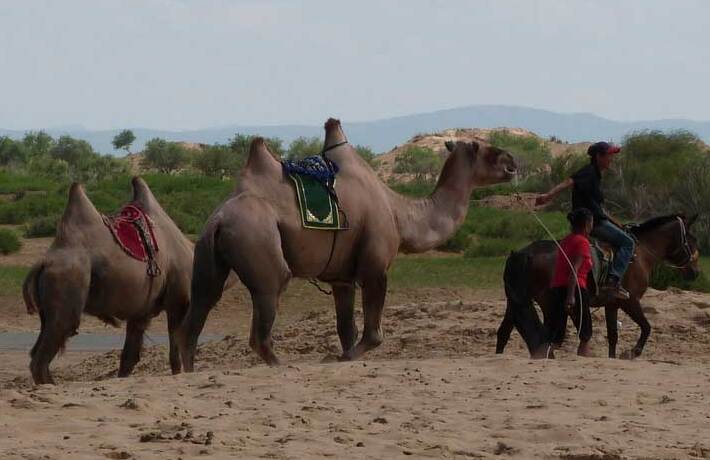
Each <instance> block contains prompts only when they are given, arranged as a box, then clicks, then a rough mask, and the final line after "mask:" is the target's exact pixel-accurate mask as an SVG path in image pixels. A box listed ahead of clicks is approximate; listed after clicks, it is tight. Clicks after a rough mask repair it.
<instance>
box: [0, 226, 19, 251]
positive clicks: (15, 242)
mask: <svg viewBox="0 0 710 460" xmlns="http://www.w3.org/2000/svg"><path fill="white" fill-rule="evenodd" d="M21 247H22V242H20V238H19V237H18V236H17V233H15V232H14V231H12V230H10V229H8V228H0V254H3V255H8V254H12V253H13V252H17V251H19V250H20V248H21Z"/></svg>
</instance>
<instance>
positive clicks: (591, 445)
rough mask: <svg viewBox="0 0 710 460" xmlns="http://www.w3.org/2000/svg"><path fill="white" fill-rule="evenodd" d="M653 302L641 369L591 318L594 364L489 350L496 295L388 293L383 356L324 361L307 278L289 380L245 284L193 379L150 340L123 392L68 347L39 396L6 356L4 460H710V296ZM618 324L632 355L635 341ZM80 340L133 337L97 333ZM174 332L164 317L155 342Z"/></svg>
mask: <svg viewBox="0 0 710 460" xmlns="http://www.w3.org/2000/svg"><path fill="white" fill-rule="evenodd" d="M35 249H37V250H38V248H27V250H28V251H29V250H32V251H35ZM28 258H29V257H28ZM17 262H18V260H15V263H17ZM643 304H644V310H645V312H646V314H647V315H648V318H649V321H650V322H651V325H652V328H653V330H652V334H651V338H650V340H649V342H648V344H647V346H646V349H645V351H644V354H643V355H642V357H641V358H639V359H637V360H634V361H621V360H609V359H606V358H605V357H604V356H605V355H606V342H605V341H606V339H605V328H604V318H603V314H602V313H603V312H602V311H596V312H595V313H594V315H593V317H594V339H593V344H594V349H595V352H596V354H597V356H598V357H596V358H589V359H582V358H578V357H576V356H575V355H574V349H575V346H576V344H575V340H574V337H573V332H572V330H571V329H570V340H568V342H567V343H566V344H565V347H564V348H563V349H562V350H560V351H558V352H557V353H556V354H557V358H558V359H556V360H547V361H530V360H528V359H527V353H526V351H525V349H524V347H523V344H522V341H521V340H520V337H519V336H518V335H517V333H514V335H513V338H512V340H511V343H510V344H509V346H508V349H507V350H506V353H505V354H504V355H502V356H500V355H495V354H494V352H493V351H494V347H495V333H496V329H497V326H498V324H499V322H500V320H501V317H502V314H503V312H504V298H503V295H502V293H501V292H498V291H490V292H489V291H474V290H462V289H444V288H442V289H409V290H392V292H390V295H389V296H388V305H387V307H386V309H385V316H384V323H383V327H384V331H385V342H384V343H383V345H382V346H381V347H380V348H378V349H377V350H374V351H372V352H370V353H369V354H367V355H366V357H365V359H363V360H361V361H357V362H354V363H337V362H323V360H324V359H326V361H327V360H328V359H329V358H330V357H332V355H334V354H337V353H338V352H339V345H338V339H337V335H336V333H335V315H334V312H333V307H332V305H331V304H330V299H329V298H327V297H325V296H323V295H321V294H319V293H318V292H317V291H316V290H315V289H314V288H313V287H311V286H309V285H308V284H307V283H304V282H300V281H296V282H294V283H292V286H291V287H290V288H289V291H288V294H287V295H286V296H285V297H284V302H283V304H282V307H281V309H280V311H279V315H278V318H277V323H276V327H275V334H274V338H275V343H276V352H277V353H278V354H279V356H280V357H281V358H282V360H283V362H284V365H282V366H280V367H276V368H269V367H266V366H264V365H262V364H261V363H260V362H259V360H258V359H257V358H256V356H255V355H254V354H253V353H252V352H251V351H250V350H249V348H248V345H247V340H246V337H247V331H248V329H247V325H248V322H249V321H248V320H249V306H248V303H247V294H246V292H245V291H244V289H243V288H240V287H237V288H236V289H233V290H231V291H228V292H227V293H225V297H224V299H223V301H222V302H221V303H220V304H219V306H218V307H217V308H216V309H215V310H214V312H213V313H212V314H211V315H210V317H209V319H208V323H207V326H206V330H205V333H206V334H211V335H213V336H224V337H223V338H221V339H218V340H215V341H213V342H209V343H206V344H203V345H202V346H201V347H200V348H199V351H198V356H197V363H196V369H197V372H196V373H194V374H190V375H179V376H175V377H173V376H171V375H169V370H168V362H167V350H166V348H165V347H164V346H150V344H151V343H152V342H151V340H150V339H148V340H147V341H146V344H147V345H149V346H147V347H146V348H145V350H144V352H143V357H142V360H141V362H140V363H139V365H138V366H137V368H136V372H135V374H134V376H132V377H130V378H126V379H117V378H115V377H114V376H115V373H116V369H117V366H118V358H119V353H120V352H119V351H117V350H116V351H109V352H87V351H77V350H76V349H75V348H73V347H72V344H71V343H70V344H69V347H68V351H67V352H66V353H65V354H64V355H63V356H61V357H58V358H57V359H56V360H55V362H54V363H53V366H52V369H53V372H54V374H55V377H56V379H57V381H58V385H56V386H48V385H44V386H32V385H31V384H30V382H29V373H28V370H27V365H28V357H27V352H26V351H18V350H0V362H2V366H0V459H66V458H72V459H96V458H109V459H131V458H135V459H153V458H155V459H164V458H170V459H174V458H182V459H188V458H293V459H315V458H324V457H335V458H463V459H470V458H519V459H527V458H561V459H599V460H614V459H626V458H646V459H666V458H693V459H698V458H710V333H709V332H710V295H703V294H698V293H691V292H682V291H677V290H671V291H665V292H659V291H651V292H649V294H648V295H647V297H646V298H645V299H644V302H643ZM620 320H621V321H622V322H623V324H622V327H621V337H620V344H619V351H620V352H621V351H623V350H625V349H628V348H630V347H631V346H633V344H634V343H635V341H636V339H637V337H638V333H639V331H638V328H637V327H636V326H635V325H633V323H631V321H630V320H629V319H628V318H626V317H625V316H624V315H623V314H620ZM38 322H39V321H38V318H37V317H29V316H27V315H26V314H25V313H24V306H23V305H22V301H21V299H20V298H19V297H18V295H17V294H7V293H6V294H5V295H3V296H2V297H0V333H2V331H13V332H17V331H33V332H36V330H37V328H38ZM358 322H359V323H360V324H361V323H362V318H360V317H358ZM81 330H82V331H84V332H87V331H88V332H89V333H93V334H97V333H100V334H119V335H120V334H122V331H121V330H116V329H111V328H107V327H106V326H104V325H103V324H102V323H100V322H98V321H95V320H92V319H89V318H85V319H84V321H83V323H82V326H81ZM165 331H166V328H165V321H164V319H163V318H162V317H160V318H156V320H155V321H154V322H153V325H152V327H151V329H150V331H149V337H150V336H155V335H159V334H163V335H164V334H165V333H166V332H165Z"/></svg>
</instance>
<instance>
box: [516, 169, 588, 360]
mask: <svg viewBox="0 0 710 460" xmlns="http://www.w3.org/2000/svg"><path fill="white" fill-rule="evenodd" d="M516 182H517V181H516ZM513 193H514V195H515V197H516V199H517V200H518V201H520V202H522V203H523V204H524V205H525V207H526V208H527V210H528V211H529V212H530V214H532V216H533V217H534V218H535V220H536V221H537V223H538V224H540V226H541V227H542V228H543V229H544V230H545V232H546V233H547V234H548V236H549V237H550V239H551V240H552V241H553V242H554V243H555V245H556V246H557V248H558V250H559V251H560V253H561V254H562V255H563V256H564V258H565V260H566V261H567V264H568V265H569V268H570V270H572V273H574V283H575V286H576V288H577V301H578V302H579V329H577V338H580V337H581V335H582V322H583V321H584V317H583V315H582V288H581V287H580V286H579V279H578V277H577V270H575V269H574V264H572V261H571V260H570V259H569V257H568V256H567V253H565V251H564V250H562V246H560V243H559V242H558V241H557V238H555V236H554V235H553V234H552V232H551V231H550V229H548V228H547V226H546V225H545V223H544V222H543V221H542V219H540V217H539V216H538V215H537V212H536V211H535V209H534V208H533V207H532V206H530V205H529V204H528V203H527V202H526V201H525V199H524V198H523V197H522V195H521V194H520V191H519V190H518V189H517V184H516V188H515V190H514V192H513ZM565 306H566V305H565ZM551 350H552V344H548V345H547V354H546V356H545V359H548V358H549V357H550V351H551Z"/></svg>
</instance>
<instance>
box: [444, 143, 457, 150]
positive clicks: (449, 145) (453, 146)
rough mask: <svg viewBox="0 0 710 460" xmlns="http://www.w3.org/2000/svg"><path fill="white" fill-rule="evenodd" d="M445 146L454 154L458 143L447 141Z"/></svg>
mask: <svg viewBox="0 0 710 460" xmlns="http://www.w3.org/2000/svg"><path fill="white" fill-rule="evenodd" d="M444 145H445V146H446V150H448V151H449V152H452V153H453V151H454V148H455V147H456V143H454V141H446V142H444Z"/></svg>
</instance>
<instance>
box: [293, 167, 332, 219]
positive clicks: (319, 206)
mask: <svg viewBox="0 0 710 460" xmlns="http://www.w3.org/2000/svg"><path fill="white" fill-rule="evenodd" d="M288 176H289V177H290V178H291V180H292V181H293V184H294V186H295V187H296V196H297V197H298V208H299V210H300V212H301V222H302V224H303V227H304V228H312V229H316V230H344V229H343V227H341V226H340V213H339V208H338V203H337V201H336V200H335V198H334V197H333V196H332V195H331V194H330V193H329V192H328V189H326V187H325V186H324V185H323V184H322V183H321V182H319V181H318V180H317V179H315V178H313V177H311V176H307V175H303V174H289V175H288ZM333 185H334V186H335V184H333Z"/></svg>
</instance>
